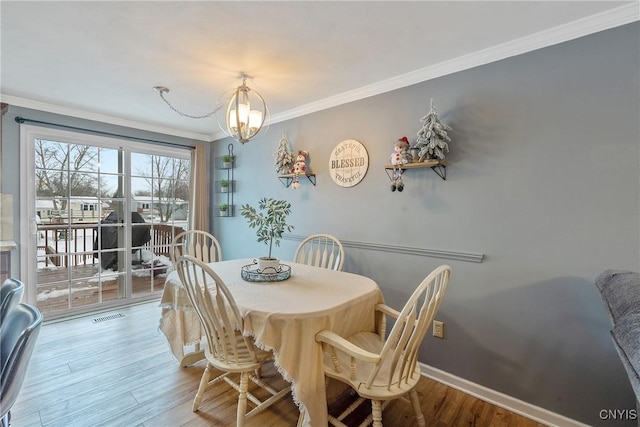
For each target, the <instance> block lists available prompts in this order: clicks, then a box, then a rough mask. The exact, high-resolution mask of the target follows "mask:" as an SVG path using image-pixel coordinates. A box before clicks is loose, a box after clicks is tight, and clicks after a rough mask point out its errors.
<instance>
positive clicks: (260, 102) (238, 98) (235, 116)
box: [153, 74, 269, 144]
mask: <svg viewBox="0 0 640 427" xmlns="http://www.w3.org/2000/svg"><path fill="white" fill-rule="evenodd" d="M153 89H154V90H155V91H156V92H158V93H159V94H160V98H162V100H163V101H164V102H165V103H166V104H167V105H168V106H169V108H171V109H172V110H173V111H175V112H176V113H178V114H180V115H181V116H183V117H189V118H192V119H205V118H207V117H211V116H212V115H214V114H216V113H217V112H218V111H220V110H222V109H223V108H224V109H225V115H224V122H221V120H220V118H219V117H218V125H219V126H220V129H222V130H223V131H224V132H225V133H226V134H227V135H229V136H230V137H232V138H233V139H235V140H236V141H239V142H240V143H242V144H244V143H245V142H249V140H250V139H251V138H253V137H254V136H256V135H257V134H258V132H260V130H261V129H262V127H263V125H264V123H265V121H266V120H267V117H268V116H269V110H268V108H267V103H266V102H265V101H264V98H262V96H261V95H260V94H259V93H258V92H256V91H255V90H253V89H251V88H250V87H249V86H247V76H246V75H244V74H243V75H242V84H241V85H240V86H238V87H237V88H235V89H230V90H228V91H226V92H225V93H223V94H222V95H221V96H220V98H219V99H218V106H217V107H216V108H215V109H214V110H213V111H211V112H210V113H207V114H203V115H200V116H193V115H190V114H186V113H183V112H182V111H180V110H178V109H177V108H176V107H174V106H173V105H171V103H170V102H169V101H168V100H167V99H166V98H165V94H167V93H169V88H167V87H164V86H154V88H153Z"/></svg>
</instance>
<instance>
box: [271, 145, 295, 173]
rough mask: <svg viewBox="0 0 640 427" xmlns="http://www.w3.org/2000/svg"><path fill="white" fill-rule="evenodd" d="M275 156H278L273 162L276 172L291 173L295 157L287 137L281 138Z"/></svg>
mask: <svg viewBox="0 0 640 427" xmlns="http://www.w3.org/2000/svg"><path fill="white" fill-rule="evenodd" d="M273 156H274V157H275V158H276V161H275V162H274V163H273V166H274V168H275V170H276V173H280V174H285V173H291V169H292V168H293V162H294V161H295V159H294V157H293V153H292V152H291V149H290V148H289V141H287V138H285V137H284V136H283V137H282V139H281V140H280V144H279V145H278V151H276V152H275V153H273Z"/></svg>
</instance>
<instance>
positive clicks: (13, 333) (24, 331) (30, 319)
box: [0, 304, 42, 425]
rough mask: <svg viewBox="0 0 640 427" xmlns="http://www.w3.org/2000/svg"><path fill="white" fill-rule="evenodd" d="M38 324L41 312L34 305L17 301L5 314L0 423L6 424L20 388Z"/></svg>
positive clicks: (0, 340)
mask: <svg viewBox="0 0 640 427" xmlns="http://www.w3.org/2000/svg"><path fill="white" fill-rule="evenodd" d="M41 326H42V314H41V313H40V311H38V309H37V308H35V307H33V306H30V305H28V304H18V305H16V306H15V307H13V309H12V310H11V311H10V312H9V313H8V314H7V317H6V319H5V321H4V322H3V324H2V327H1V328H0V361H1V364H2V365H1V368H2V371H1V374H0V376H1V381H0V411H2V412H1V414H0V415H1V416H0V418H1V419H2V423H3V425H9V417H10V414H9V410H10V409H11V407H12V406H13V404H14V403H15V401H16V399H17V398H18V394H19V393H20V389H21V388H22V383H23V382H24V378H25V374H26V372H27V367H28V366H29V360H30V359H31V355H32V353H33V349H34V347H35V344H36V339H37V338H38V334H39V332H40V327H41Z"/></svg>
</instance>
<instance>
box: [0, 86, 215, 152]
mask: <svg viewBox="0 0 640 427" xmlns="http://www.w3.org/2000/svg"><path fill="white" fill-rule="evenodd" d="M0 99H2V102H6V103H7V104H9V105H10V106H11V105H12V106H15V107H22V108H30V109H32V110H38V111H45V112H47V113H53V114H60V115H63V116H70V117H75V118H79V119H85V120H93V121H96V122H100V123H108V124H111V125H116V126H124V127H128V128H133V129H138V130H144V131H148V132H156V133H161V134H163V135H171V136H176V137H180V138H187V139H194V140H197V141H206V142H209V141H210V138H209V136H208V135H204V134H200V133H195V132H187V131H182V130H177V129H172V128H167V127H162V126H154V125H151V124H149V123H144V122H138V121H134V120H127V119H122V118H119V117H113V116H108V115H105V114H98V113H93V112H90V111H85V110H78V109H75V108H69V107H62V106H59V105H55V104H49V103H46V102H41V101H35V100H32V99H26V98H20V97H17V96H12V95H4V94H0Z"/></svg>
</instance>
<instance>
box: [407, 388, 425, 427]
mask: <svg viewBox="0 0 640 427" xmlns="http://www.w3.org/2000/svg"><path fill="white" fill-rule="evenodd" d="M409 396H411V405H412V406H413V410H414V411H415V412H416V420H417V421H418V425H419V426H420V427H426V424H425V421H424V415H422V409H420V400H419V399H418V393H417V392H416V389H415V388H414V389H413V390H411V391H410V392H409Z"/></svg>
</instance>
